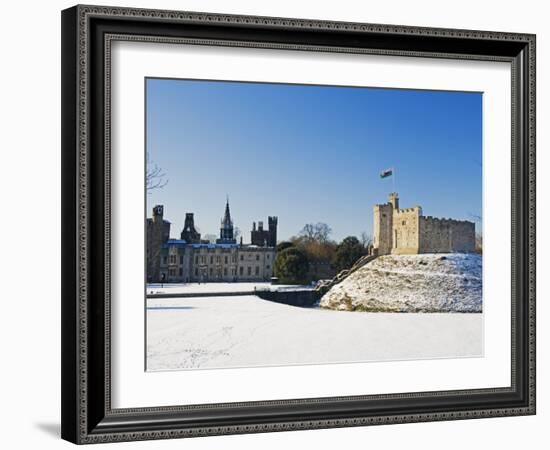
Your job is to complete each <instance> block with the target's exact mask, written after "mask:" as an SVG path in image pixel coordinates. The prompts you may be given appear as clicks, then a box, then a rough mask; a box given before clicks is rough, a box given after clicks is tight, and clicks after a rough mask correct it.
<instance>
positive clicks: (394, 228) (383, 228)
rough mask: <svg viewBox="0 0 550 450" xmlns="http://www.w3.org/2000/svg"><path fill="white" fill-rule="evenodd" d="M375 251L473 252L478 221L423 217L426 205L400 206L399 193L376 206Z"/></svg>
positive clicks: (401, 252)
mask: <svg viewBox="0 0 550 450" xmlns="http://www.w3.org/2000/svg"><path fill="white" fill-rule="evenodd" d="M373 230H374V239H373V246H374V252H376V253H377V254H379V255H386V254H416V253H452V252H472V251H474V248H475V224H474V223H473V222H470V221H467V220H456V219H451V218H446V217H443V218H440V217H434V216H423V215H422V207H420V206H414V207H412V208H399V197H398V195H397V193H396V192H392V193H391V194H390V195H389V202H388V203H385V204H382V205H380V204H379V205H374V228H373Z"/></svg>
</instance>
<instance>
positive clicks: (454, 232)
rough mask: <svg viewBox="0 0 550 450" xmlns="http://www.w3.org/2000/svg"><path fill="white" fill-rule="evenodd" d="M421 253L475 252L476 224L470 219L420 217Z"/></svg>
mask: <svg viewBox="0 0 550 450" xmlns="http://www.w3.org/2000/svg"><path fill="white" fill-rule="evenodd" d="M419 225H420V226H419V233H420V245H419V252H420V253H451V252H473V251H474V249H475V224H474V223H473V222H468V221H460V220H452V219H439V218H436V217H431V216H427V217H423V216H421V217H420V222H419Z"/></svg>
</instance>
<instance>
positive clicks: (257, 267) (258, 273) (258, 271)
mask: <svg viewBox="0 0 550 450" xmlns="http://www.w3.org/2000/svg"><path fill="white" fill-rule="evenodd" d="M256 275H260V267H259V266H256Z"/></svg>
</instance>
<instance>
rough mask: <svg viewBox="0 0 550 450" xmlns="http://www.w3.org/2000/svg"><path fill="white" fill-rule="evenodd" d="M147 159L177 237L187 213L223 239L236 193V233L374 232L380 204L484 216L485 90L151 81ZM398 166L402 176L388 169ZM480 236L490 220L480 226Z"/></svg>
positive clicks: (152, 200) (154, 200)
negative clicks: (273, 222)
mask: <svg viewBox="0 0 550 450" xmlns="http://www.w3.org/2000/svg"><path fill="white" fill-rule="evenodd" d="M146 86H147V90H146V97H147V110H146V116H147V117H146V120H147V136H146V145H147V151H148V152H149V157H150V159H151V160H152V161H154V162H155V163H156V164H158V165H159V166H160V167H162V168H163V169H164V171H165V172H166V175H167V178H168V179H169V182H168V184H167V185H166V186H165V187H164V188H163V189H159V190H155V191H152V192H151V193H149V194H148V195H147V215H148V216H150V214H151V208H152V206H153V205H155V204H163V205H164V206H165V216H166V218H167V219H168V220H170V221H171V222H172V233H171V234H172V237H179V233H180V231H181V228H182V227H183V221H184V217H185V213H186V212H194V213H195V223H196V225H197V226H198V228H199V229H200V231H201V233H203V234H218V233H219V223H220V219H221V217H222V215H223V212H224V206H225V199H226V195H228V196H229V201H230V205H231V213H232V216H233V220H234V222H235V225H236V226H238V227H239V228H240V229H241V230H242V232H243V235H244V242H245V243H246V242H248V241H249V238H250V233H249V232H250V229H251V227H252V221H256V222H257V221H261V220H263V221H264V222H265V223H266V224H267V216H268V215H275V216H278V217H279V233H278V234H279V239H280V240H283V239H286V238H288V237H290V236H293V235H296V234H298V232H299V231H300V230H301V228H302V227H303V226H304V225H305V224H306V223H316V222H325V223H327V224H328V225H329V226H330V227H331V228H332V230H333V234H332V238H333V239H336V240H341V239H342V238H344V237H346V236H348V235H356V236H359V235H360V233H361V232H362V231H366V232H368V233H369V234H371V233H372V206H373V205H374V204H376V203H385V202H386V201H387V195H388V193H389V192H391V191H392V190H393V183H395V189H396V190H397V191H398V193H399V196H400V204H401V207H409V206H414V205H421V206H422V208H423V212H424V214H425V215H432V216H438V217H451V218H455V219H463V220H472V221H476V219H475V218H474V217H473V216H472V215H479V216H481V215H482V211H481V209H482V168H481V161H482V94H481V93H464V92H442V91H417V90H401V89H376V88H356V87H341V86H307V85H287V84H272V83H239V82H219V81H193V80H165V79H147V80H146ZM391 167H394V168H395V177H394V178H393V179H392V178H391V177H389V178H386V179H380V177H379V173H380V172H381V171H382V170H384V169H387V168H391ZM476 229H477V230H478V231H479V230H480V229H481V224H480V223H479V222H477V221H476Z"/></svg>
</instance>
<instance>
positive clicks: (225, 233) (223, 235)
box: [216, 196, 236, 244]
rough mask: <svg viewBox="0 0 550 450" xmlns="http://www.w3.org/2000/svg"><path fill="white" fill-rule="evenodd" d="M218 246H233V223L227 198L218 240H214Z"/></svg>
mask: <svg viewBox="0 0 550 450" xmlns="http://www.w3.org/2000/svg"><path fill="white" fill-rule="evenodd" d="M216 243H218V244H235V243H236V241H235V239H233V221H232V220H231V212H230V210H229V196H228V197H227V200H226V202H225V214H224V216H223V218H222V220H221V227H220V238H219V239H217V240H216Z"/></svg>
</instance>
